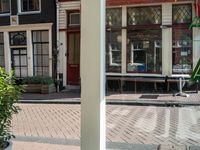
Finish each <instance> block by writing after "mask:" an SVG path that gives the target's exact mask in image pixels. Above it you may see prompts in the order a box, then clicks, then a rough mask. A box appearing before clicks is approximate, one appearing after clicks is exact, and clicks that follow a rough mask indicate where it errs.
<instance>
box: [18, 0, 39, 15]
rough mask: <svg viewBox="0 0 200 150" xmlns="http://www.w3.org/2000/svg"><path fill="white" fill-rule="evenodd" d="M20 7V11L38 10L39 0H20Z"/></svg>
mask: <svg viewBox="0 0 200 150" xmlns="http://www.w3.org/2000/svg"><path fill="white" fill-rule="evenodd" d="M21 9H22V10H21V11H22V12H28V11H39V10H40V3H39V0H21Z"/></svg>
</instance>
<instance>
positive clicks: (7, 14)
mask: <svg viewBox="0 0 200 150" xmlns="http://www.w3.org/2000/svg"><path fill="white" fill-rule="evenodd" d="M10 15H11V14H10V13H2V14H0V17H7V16H10Z"/></svg>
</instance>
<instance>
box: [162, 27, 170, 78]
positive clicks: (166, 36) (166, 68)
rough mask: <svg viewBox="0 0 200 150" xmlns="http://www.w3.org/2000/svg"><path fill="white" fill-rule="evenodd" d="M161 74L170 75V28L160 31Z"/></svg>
mask: <svg viewBox="0 0 200 150" xmlns="http://www.w3.org/2000/svg"><path fill="white" fill-rule="evenodd" d="M162 74H163V75H168V76H170V75H171V74H172V28H164V29H162Z"/></svg>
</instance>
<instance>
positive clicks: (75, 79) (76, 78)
mask: <svg viewBox="0 0 200 150" xmlns="http://www.w3.org/2000/svg"><path fill="white" fill-rule="evenodd" d="M67 56H68V57H67V84H68V85H79V84H80V32H72V33H68V52H67Z"/></svg>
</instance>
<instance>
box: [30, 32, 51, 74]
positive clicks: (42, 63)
mask: <svg viewBox="0 0 200 150" xmlns="http://www.w3.org/2000/svg"><path fill="white" fill-rule="evenodd" d="M32 34H33V55H34V75H35V76H38V75H40V76H48V75H49V31H33V32H32Z"/></svg>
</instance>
